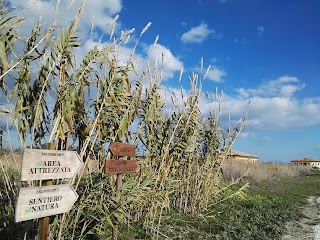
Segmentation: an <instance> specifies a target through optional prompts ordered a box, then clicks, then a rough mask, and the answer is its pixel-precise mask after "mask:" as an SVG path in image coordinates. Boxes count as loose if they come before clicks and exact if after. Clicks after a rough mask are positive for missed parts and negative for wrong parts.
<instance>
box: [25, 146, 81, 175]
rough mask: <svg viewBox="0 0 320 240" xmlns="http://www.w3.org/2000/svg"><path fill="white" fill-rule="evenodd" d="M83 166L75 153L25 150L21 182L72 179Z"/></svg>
mask: <svg viewBox="0 0 320 240" xmlns="http://www.w3.org/2000/svg"><path fill="white" fill-rule="evenodd" d="M82 165H83V163H82V161H81V160H80V158H79V155H78V153H77V152H75V151H64V150H48V149H25V150H24V154H23V159H22V169H21V181H30V180H46V179H59V178H72V177H74V176H75V175H76V174H77V172H78V171H79V169H80V168H81V167H82Z"/></svg>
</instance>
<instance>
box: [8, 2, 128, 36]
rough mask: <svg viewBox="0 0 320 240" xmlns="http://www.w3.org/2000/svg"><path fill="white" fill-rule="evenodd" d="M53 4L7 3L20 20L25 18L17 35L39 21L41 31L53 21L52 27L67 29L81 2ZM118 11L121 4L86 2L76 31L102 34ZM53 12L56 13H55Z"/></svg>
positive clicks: (27, 30)
mask: <svg viewBox="0 0 320 240" xmlns="http://www.w3.org/2000/svg"><path fill="white" fill-rule="evenodd" d="M56 3H57V1H55V0H46V1H44V0H39V1H34V0H24V1H20V0H10V4H11V5H12V6H13V7H16V8H17V11H19V15H20V16H21V17H26V20H25V22H24V23H23V26H24V27H23V28H21V34H22V35H23V36H28V35H29V34H30V31H31V29H32V28H33V27H34V26H35V25H36V23H37V21H38V20H39V19H40V20H41V24H43V26H44V28H46V27H48V26H50V25H51V24H52V23H53V21H55V25H56V26H62V27H67V26H69V24H70V22H71V21H72V20H73V18H74V16H75V15H76V12H77V10H78V9H79V8H80V6H81V3H82V1H72V0H64V1H59V5H58V6H57V5H56ZM121 9H122V4H121V0H95V1H94V4H92V3H90V2H89V1H87V3H86V5H85V10H84V12H83V15H82V18H81V21H80V23H79V24H80V25H79V29H81V31H82V33H83V34H84V35H87V34H88V33H89V32H90V31H91V27H93V30H100V31H105V30H106V28H107V26H108V24H109V23H110V22H111V20H112V19H113V18H114V16H115V15H116V14H118V13H119V12H120V11H121ZM55 10H56V11H55Z"/></svg>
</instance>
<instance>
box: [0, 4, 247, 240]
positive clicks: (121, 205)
mask: <svg viewBox="0 0 320 240" xmlns="http://www.w3.org/2000/svg"><path fill="white" fill-rule="evenodd" d="M5 3H6V2H5V1H1V5H0V6H1V8H0V11H2V13H3V14H1V17H2V19H1V22H0V26H1V28H0V29H1V31H2V32H3V31H4V30H7V31H6V34H7V35H8V36H7V38H8V39H10V42H8V43H10V45H6V47H7V48H6V50H5V51H2V52H1V53H2V54H1V68H0V69H1V77H0V80H1V82H0V83H1V89H2V94H3V96H4V98H5V99H6V101H7V106H6V107H3V109H2V113H4V114H7V115H9V116H11V117H12V121H13V123H14V126H15V127H16V130H17V133H18V135H19V139H20V142H21V146H22V147H23V148H25V147H26V146H27V142H29V143H30V147H33V148H39V147H40V146H41V145H43V144H44V143H46V142H54V143H56V145H57V149H61V150H63V149H70V148H72V149H76V150H77V151H78V152H79V154H80V157H81V159H83V161H84V162H85V165H84V168H83V169H82V170H81V172H80V173H79V175H78V176H76V177H75V178H74V179H71V180H70V181H69V182H70V183H71V184H73V186H74V188H75V189H76V191H77V192H78V193H79V200H78V201H77V203H76V204H75V206H74V207H73V208H72V209H71V210H70V212H68V213H65V214H62V215H59V216H54V217H52V224H51V238H52V239H87V238H90V239H106V238H108V237H109V236H110V234H111V230H112V228H113V222H114V221H117V222H119V223H120V224H125V225H130V224H131V223H133V222H136V221H142V222H143V226H144V228H145V229H146V231H147V232H148V233H149V234H150V236H151V237H152V238H158V236H159V234H160V233H159V231H160V229H161V219H162V216H163V215H165V214H168V213H169V212H170V209H174V210H176V211H178V212H179V213H180V214H190V215H199V214H201V213H202V212H203V211H205V209H206V208H207V207H208V205H209V204H211V203H213V202H217V200H218V198H219V196H220V195H219V192H220V191H221V188H222V187H223V184H222V183H221V180H222V175H221V166H222V163H223V162H224V160H225V157H226V154H227V152H228V151H229V150H230V148H231V146H232V144H233V142H234V141H235V140H236V138H237V136H238V134H239V132H240V131H241V129H242V127H243V126H244V121H245V118H244V119H243V120H241V121H240V122H239V124H238V125H237V126H236V127H235V128H234V129H227V131H226V133H225V132H224V131H223V130H222V128H221V126H220V124H221V123H220V121H221V120H220V116H221V97H222V94H221V95H220V96H219V94H218V93H217V92H216V95H215V99H214V100H213V101H215V102H216V103H217V106H218V107H217V108H216V109H212V111H211V112H210V113H209V114H208V115H207V116H204V115H203V114H201V111H200V99H201V98H202V97H203V96H202V95H203V91H202V84H203V81H204V80H205V76H206V72H207V71H208V70H209V69H207V71H206V72H205V71H204V70H203V69H204V68H203V61H202V63H201V67H200V69H201V70H200V73H199V74H200V75H202V76H204V77H202V78H201V79H200V78H199V75H198V74H196V73H193V74H192V76H191V77H189V80H190V91H189V92H188V94H187V96H184V97H183V98H182V99H175V98H174V96H173V95H172V104H173V110H172V111H171V112H170V113H168V112H167V111H166V107H167V106H166V105H165V102H166V99H165V98H164V97H163V91H164V89H163V87H162V85H161V81H162V74H161V72H162V69H161V65H158V63H157V61H154V66H153V67H152V68H150V65H149V63H148V64H147V66H145V71H144V72H143V73H142V74H141V75H139V74H137V71H136V64H135V62H134V52H135V50H136V46H137V45H138V42H139V40H138V41H137V43H136V44H135V45H134V48H133V50H132V54H131V56H130V57H129V58H128V59H127V61H123V60H122V59H121V57H122V56H121V51H122V50H123V49H124V48H126V47H128V46H127V44H128V42H127V41H123V39H125V38H127V39H128V38H129V36H130V35H131V34H132V33H133V30H130V31H127V32H122V33H121V35H120V36H112V34H113V31H111V35H110V39H112V41H111V40H110V41H109V42H107V43H106V44H104V45H103V46H101V45H100V44H99V43H97V45H96V46H94V47H92V48H91V49H90V50H89V51H88V52H87V53H86V54H85V55H84V57H83V58H81V59H79V58H78V59H77V58H76V57H77V56H75V55H74V52H75V49H76V48H79V47H81V41H80V39H79V37H78V36H77V27H78V23H79V21H80V19H81V14H82V12H83V11H84V5H81V7H80V8H79V9H78V11H77V13H76V15H75V17H74V19H73V21H72V22H71V23H70V26H69V27H68V28H67V29H63V28H62V29H60V30H59V29H58V28H56V27H55V24H52V25H51V26H50V27H49V28H47V29H45V30H43V29H42V27H41V23H40V22H39V24H38V25H37V26H35V27H34V29H33V30H32V31H31V33H30V37H29V38H28V39H27V40H26V41H25V42H20V44H24V46H25V48H24V51H23V52H22V53H20V55H17V57H15V56H16V55H15V54H14V53H13V52H12V50H13V49H14V41H11V40H12V39H16V40H19V36H18V35H17V30H18V24H19V23H20V21H21V20H20V19H17V18H16V19H15V18H12V19H11V18H9V17H8V16H7V17H6V15H5V14H4V13H5V12H6V11H7V9H6V7H5V6H6V5H5ZM117 18H118V17H116V18H115V19H114V21H112V22H111V23H110V24H109V25H108V27H109V28H110V29H113V28H114V24H115V23H116V20H117ZM150 25H151V23H148V24H147V25H146V27H145V28H144V29H143V30H142V31H141V33H140V35H139V39H140V37H142V35H143V34H144V33H145V32H146V30H147V29H148V28H149V27H150ZM156 41H157V39H156ZM156 41H155V43H156ZM0 47H3V46H0ZM164 61H165V60H164ZM9 62H11V63H10V64H9ZM34 63H36V64H37V65H36V66H38V67H37V68H36V69H32V68H31V67H30V65H31V64H34ZM34 65H35V64H34ZM132 76H135V80H133V78H132ZM12 82H13V83H14V84H13V85H12V84H11V83H12ZM10 86H13V87H12V88H11V87H10ZM92 92H93V93H92ZM208 101H210V100H209V99H208ZM11 106H14V108H12V107H11ZM114 141H121V142H127V143H130V144H136V145H137V146H138V147H139V148H141V149H143V150H144V152H145V156H144V158H143V160H141V159H140V160H139V164H140V171H139V172H138V173H137V174H136V175H125V176H124V178H123V186H122V189H121V198H120V199H119V198H117V197H116V191H115V176H113V175H104V174H103V165H104V161H105V159H107V158H110V152H109V151H108V147H109V144H110V143H111V142H114ZM90 161H95V162H97V163H98V165H99V169H98V170H97V171H96V172H93V173H88V165H89V162H90ZM58 183H59V181H55V182H54V184H58ZM10 184H11V182H10V181H9V180H8V177H5V178H4V185H5V187H6V188H5V189H8V190H7V193H8V192H11V193H16V192H17V191H18V187H19V186H18V185H14V186H11V185H10ZM31 184H32V185H39V181H34V182H33V183H31ZM8 187H13V188H14V189H9V188H8ZM3 194H5V192H2V191H1V195H3ZM15 198H16V196H11V195H9V196H8V199H9V200H10V201H11V202H14V199H15ZM12 207H13V206H12ZM12 207H11V211H12ZM8 214H9V215H10V214H11V215H10V217H11V223H10V224H13V225H14V226H15V227H18V226H20V224H14V223H13V222H12V212H11V213H8ZM36 222H37V221H36V220H35V221H33V223H36ZM13 225H11V227H12V226H13ZM29 227H30V228H29V229H23V231H25V233H26V234H27V232H30V231H34V230H35V229H34V225H32V226H29ZM4 228H6V229H7V228H8V226H6V227H4ZM120 234H121V233H120Z"/></svg>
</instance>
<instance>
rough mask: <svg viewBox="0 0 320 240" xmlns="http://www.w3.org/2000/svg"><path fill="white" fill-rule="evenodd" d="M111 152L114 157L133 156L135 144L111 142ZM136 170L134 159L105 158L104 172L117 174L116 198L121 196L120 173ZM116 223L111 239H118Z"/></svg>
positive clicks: (115, 223)
mask: <svg viewBox="0 0 320 240" xmlns="http://www.w3.org/2000/svg"><path fill="white" fill-rule="evenodd" d="M109 149H110V151H111V153H112V155H113V156H115V157H135V156H136V146H135V145H132V144H127V143H121V142H113V143H111V144H110V147H109ZM136 170H137V161H136V160H126V159H123V158H120V159H118V160H115V159H110V160H106V163H105V168H104V171H105V174H117V178H116V192H117V198H118V200H120V198H121V192H120V190H121V186H122V174H123V173H135V172H136ZM118 231H119V230H118V223H117V222H114V223H113V229H112V240H117V239H118Z"/></svg>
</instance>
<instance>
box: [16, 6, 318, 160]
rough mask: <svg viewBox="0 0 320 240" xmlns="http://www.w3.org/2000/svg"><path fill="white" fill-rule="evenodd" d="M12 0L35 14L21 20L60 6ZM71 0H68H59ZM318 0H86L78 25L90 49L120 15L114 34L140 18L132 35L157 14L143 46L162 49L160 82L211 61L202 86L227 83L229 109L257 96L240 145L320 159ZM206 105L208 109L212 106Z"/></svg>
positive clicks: (266, 153)
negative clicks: (201, 62) (110, 23)
mask: <svg viewBox="0 0 320 240" xmlns="http://www.w3.org/2000/svg"><path fill="white" fill-rule="evenodd" d="M10 2H11V4H12V5H13V6H18V9H19V10H20V11H21V13H24V14H25V15H28V16H29V17H28V21H27V22H26V23H25V24H26V27H25V29H24V30H27V29H28V26H32V24H34V21H35V20H37V19H39V17H40V16H41V17H42V19H43V21H45V20H46V19H50V17H51V18H52V16H53V11H52V10H51V11H48V9H54V6H55V1H53V0H52V1H51V0H47V1H34V0H25V1H18V0H12V1H10ZM70 2H71V1H70V0H68V1H67V0H66V1H61V3H60V6H59V7H60V9H64V8H65V7H66V6H67V5H68V4H69V3H70ZM79 4H80V1H76V3H75V6H79ZM30 6H32V7H30ZM27 9H29V10H27ZM74 9H76V7H75V8H74ZM26 10H27V11H26ZM319 10H320V2H319V1H317V0H305V1H302V0H290V1H289V0H281V1H277V0H241V1H240V0H188V1H172V0H171V1H168V0H162V1H150V0H149V1H147V0H137V1H130V0H123V1H121V0H94V1H87V4H86V10H85V13H84V17H83V20H82V23H81V25H80V27H81V30H82V31H81V33H82V34H83V38H82V39H83V43H84V45H83V51H84V50H85V49H86V48H88V47H89V46H91V45H92V44H94V43H95V42H96V41H97V38H96V37H95V36H99V34H100V33H101V32H102V31H103V29H105V27H106V25H107V24H108V22H110V21H111V19H112V18H114V17H115V16H116V15H119V19H118V21H117V27H116V34H119V32H120V30H121V29H124V30H129V29H132V28H135V29H136V33H135V34H133V35H132V39H136V38H137V37H138V36H139V34H140V32H141V30H142V29H143V28H144V27H145V25H146V24H147V23H148V22H152V25H151V26H150V28H149V29H148V30H147V32H146V33H145V34H144V35H143V37H142V38H141V40H140V44H139V48H138V52H137V55H138V57H139V58H140V59H141V61H143V60H145V59H147V58H149V59H150V58H151V57H158V56H159V54H160V55H161V53H163V54H164V56H165V64H164V66H163V71H164V81H163V85H165V86H166V87H167V88H169V89H171V90H172V91H175V90H177V91H178V84H177V82H178V80H177V79H178V76H179V72H180V69H181V68H183V69H184V78H183V80H182V86H183V87H184V88H185V89H186V91H187V90H188V84H187V82H188V81H187V76H190V74H191V73H192V72H193V71H197V69H198V68H199V65H200V64H199V62H200V59H201V58H203V59H204V65H205V66H209V65H211V68H210V71H209V74H208V76H207V79H206V80H205V83H204V91H207V92H209V93H212V94H213V93H214V91H215V88H216V87H217V88H218V89H219V90H222V91H223V92H224V98H223V102H222V109H223V114H224V116H227V115H228V114H231V118H232V122H233V123H235V122H236V121H237V120H238V119H239V118H241V117H242V116H243V115H244V112H245V111H246V108H247V104H248V102H249V100H250V101H251V105H250V108H249V112H248V122H247V127H246V129H245V130H244V131H243V133H242V134H241V136H240V137H239V139H238V140H237V141H236V143H235V144H234V149H235V150H239V151H243V152H247V153H251V154H254V155H257V156H259V157H260V159H261V160H262V161H277V162H288V161H290V160H293V159H297V158H301V157H312V158H315V159H320V139H319V133H320V90H319V89H320V86H319V85H320V81H319V80H320V79H319V78H320V44H319V43H320V28H319V25H320V14H319ZM69 11H70V13H68V14H67V15H66V16H65V17H64V18H61V19H60V20H61V24H67V23H68V16H70V18H71V17H72V16H74V14H72V13H74V12H72V11H75V10H69ZM44 13H45V14H44ZM93 15H94V22H93V26H94V34H93V36H92V37H91V38H90V36H89V33H90V26H91V21H92V19H93V18H92V16H93ZM29 29H30V28H29ZM157 35H159V40H158V42H157V45H156V48H155V51H153V52H151V51H150V46H151V45H152V44H153V42H154V40H155V38H156V36H157ZM201 110H202V112H203V114H205V113H206V111H207V107H206V106H205V105H204V108H203V109H201Z"/></svg>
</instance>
